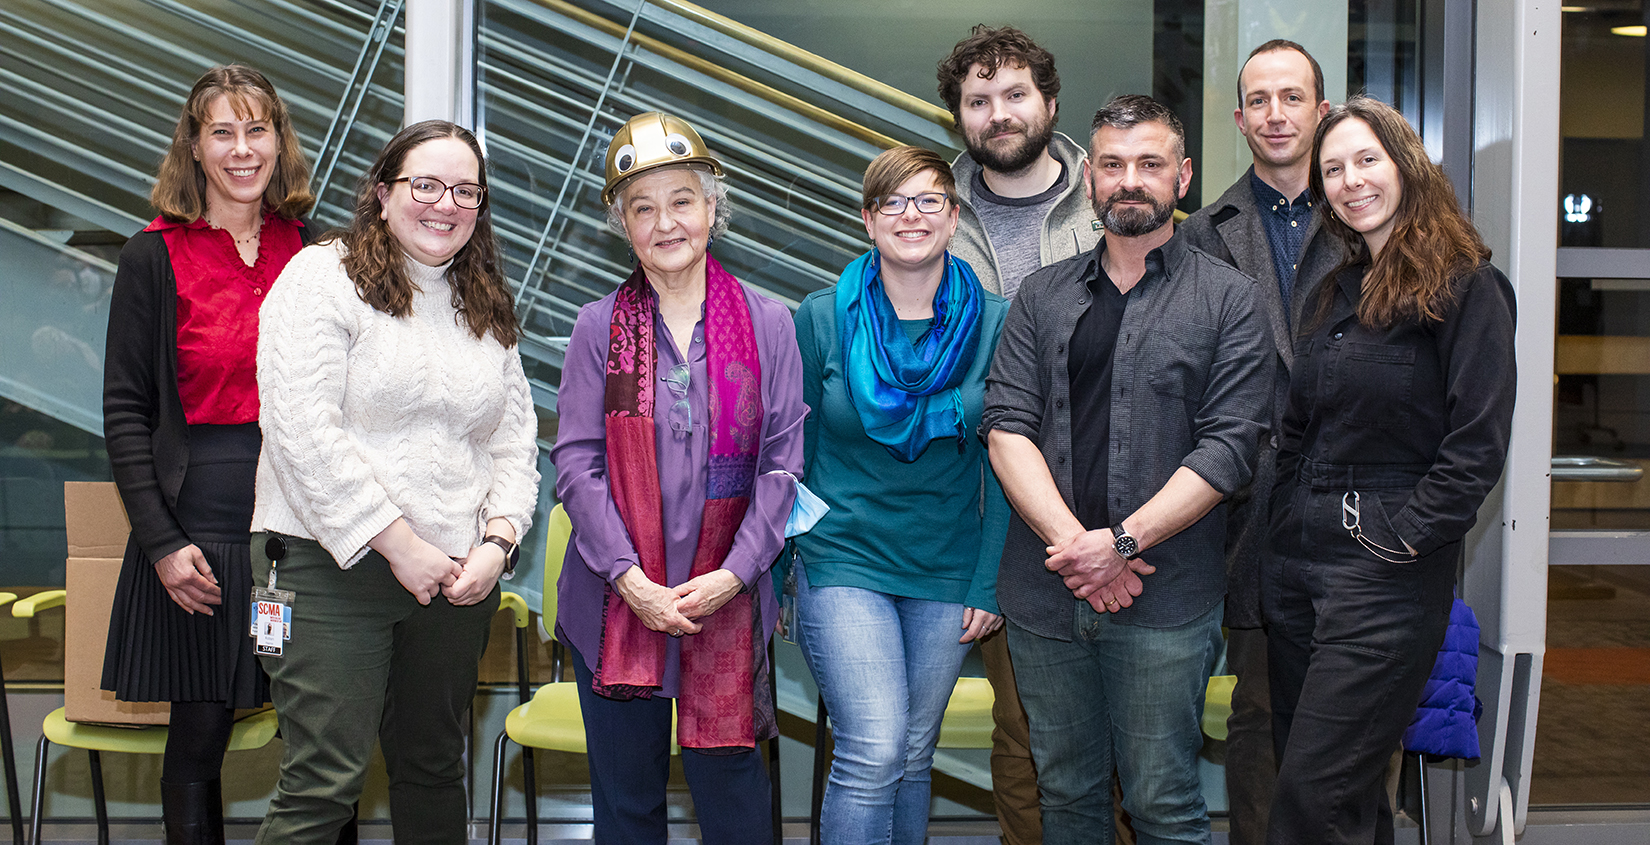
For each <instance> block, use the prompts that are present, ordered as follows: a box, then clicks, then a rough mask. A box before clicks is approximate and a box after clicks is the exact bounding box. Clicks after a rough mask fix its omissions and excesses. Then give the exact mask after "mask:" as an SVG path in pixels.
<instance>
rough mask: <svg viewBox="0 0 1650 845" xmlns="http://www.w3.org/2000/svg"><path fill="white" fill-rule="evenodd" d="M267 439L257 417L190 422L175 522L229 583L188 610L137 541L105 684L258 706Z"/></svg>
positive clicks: (263, 679) (265, 695) (264, 679)
mask: <svg viewBox="0 0 1650 845" xmlns="http://www.w3.org/2000/svg"><path fill="white" fill-rule="evenodd" d="M261 445H262V439H261V436H260V434H259V432H258V424H257V423H247V424H245V425H192V426H190V427H189V470H188V472H187V473H186V474H185V475H184V481H183V489H182V490H180V491H179V492H178V508H177V517H178V522H179V524H181V525H182V526H183V530H184V533H186V534H187V535H189V539H190V540H192V541H193V542H194V544H195V545H196V546H199V547H200V550H201V553H202V554H203V555H205V557H206V560H207V563H209V564H211V566H212V573H213V575H214V576H216V577H217V579H218V588H219V589H220V590H222V591H223V604H221V605H219V606H217V607H216V608H214V609H213V611H214V615H212V616H207V615H205V614H203V613H196V614H190V613H188V612H186V611H185V610H184V609H183V608H181V607H179V606H178V605H177V603H176V602H174V601H172V597H171V596H170V595H168V594H167V592H166V587H165V586H164V585H162V584H161V582H160V578H159V577H157V576H156V575H155V567H154V564H153V562H151V561H150V560H149V556H148V555H146V554H144V553H143V550H142V549H141V548H139V547H138V544H137V543H136V542H128V543H127V544H126V558H125V561H124V562H123V563H122V565H121V568H120V582H119V584H118V585H117V586H116V588H115V603H114V610H113V612H112V613H111V614H110V618H109V644H108V647H107V649H106V650H105V651H104V655H103V684H102V686H103V688H104V689H106V690H113V691H114V693H115V695H116V696H117V697H119V698H120V699H121V700H123V701H223V702H226V703H227V704H228V706H231V707H258V706H261V705H263V704H264V703H265V702H266V701H268V699H269V678H268V676H266V675H265V674H264V672H263V669H262V667H260V666H259V665H258V660H257V658H256V657H254V656H253V654H252V637H251V636H249V635H248V633H247V632H248V630H249V629H250V627H251V618H250V616H251V600H252V553H251V550H250V548H249V547H248V542H249V541H250V538H251V527H252V502H253V484H254V481H255V479H256V477H257V471H258V450H259V448H260V447H261Z"/></svg>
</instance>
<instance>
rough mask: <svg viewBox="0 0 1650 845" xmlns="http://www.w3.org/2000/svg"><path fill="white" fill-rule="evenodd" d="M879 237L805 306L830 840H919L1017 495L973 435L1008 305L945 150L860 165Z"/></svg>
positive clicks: (804, 609)
mask: <svg viewBox="0 0 1650 845" xmlns="http://www.w3.org/2000/svg"><path fill="white" fill-rule="evenodd" d="M860 214H861V216H862V217H863V218H864V220H865V231H866V233H867V234H868V235H870V237H871V240H872V242H873V243H874V244H875V248H874V249H872V250H871V251H870V252H868V253H866V254H865V255H862V256H860V257H859V258H858V259H856V260H855V261H854V262H853V263H851V264H849V265H848V267H847V269H845V270H843V271H842V276H841V278H840V279H838V280H837V284H836V287H834V288H831V289H827V290H822V291H818V292H816V293H814V294H813V295H811V296H809V297H808V298H807V299H805V300H803V302H802V306H801V307H800V308H799V309H797V312H796V329H797V331H796V334H797V344H798V346H800V348H801V351H802V375H803V398H804V399H805V400H806V401H807V403H808V407H809V408H811V409H812V413H810V414H809V416H808V420H807V423H806V424H805V426H804V459H805V461H806V465H807V471H806V473H805V475H806V477H807V479H808V486H809V488H810V489H812V490H813V491H814V492H815V493H817V494H818V495H819V496H820V498H822V499H824V500H825V502H826V504H828V505H830V511H829V512H828V513H827V514H825V516H824V517H823V518H822V519H821V520H820V521H819V522H818V524H816V525H815V526H814V527H813V529H812V530H811V531H809V532H808V533H806V534H804V535H802V536H800V537H798V538H797V548H798V550H799V552H800V560H799V565H798V566H797V573H796V574H797V628H798V633H799V643H800V645H801V646H802V651H803V654H804V655H805V656H806V657H807V659H808V666H809V668H810V669H811V670H812V671H813V675H814V679H815V680H816V681H817V682H818V683H819V689H820V694H821V695H822V696H823V697H824V700H825V706H826V708H827V709H828V710H829V711H830V714H831V723H832V725H833V727H834V730H835V735H836V759H835V762H834V763H833V764H832V766H831V777H830V781H829V784H828V785H827V787H826V790H825V807H824V812H823V818H822V829H823V831H822V832H823V834H824V841H825V842H827V843H851V845H866V844H867V843H872V844H873V845H874V844H875V843H911V844H912V845H916V843H921V842H922V841H923V839H924V837H925V836H926V833H927V828H928V803H929V800H928V798H929V784H930V779H931V778H930V770H931V768H932V766H933V758H934V744H935V741H936V740H937V739H938V737H939V731H940V718H941V716H943V715H944V714H945V705H946V702H947V701H948V700H949V699H950V696H951V688H952V687H953V686H954V685H955V684H956V680H957V675H958V673H959V672H960V671H961V668H962V660H963V656H964V655H965V654H966V653H967V652H968V649H969V648H970V647H971V645H972V643H973V642H974V641H975V640H977V639H979V638H980V637H983V636H985V635H986V634H989V633H991V632H992V631H994V630H996V629H997V628H998V627H999V626H1000V625H1001V624H1002V623H1001V620H1000V619H999V617H998V615H997V598H996V592H997V559H998V557H999V555H1000V554H1001V552H1002V548H1003V536H1004V534H1005V533H1006V531H1007V526H1008V504H1007V502H1006V501H1005V500H1004V499H1003V494H1002V490H1001V489H1000V488H999V487H998V486H997V479H996V476H994V475H993V474H992V472H991V463H990V461H989V460H988V459H987V458H986V454H985V447H984V444H983V443H981V441H980V439H979V438H978V437H976V436H975V427H976V426H978V425H979V421H980V411H981V408H982V407H983V405H984V399H985V377H986V374H987V372H989V371H990V369H991V355H992V353H993V351H995V349H996V347H997V337H998V334H999V333H1000V332H1001V330H1002V325H1003V317H1004V316H1005V315H1006V314H1007V313H1008V301H1007V300H1005V299H1003V298H1001V297H999V296H996V295H994V294H990V293H987V292H986V291H985V290H984V289H983V288H981V287H980V283H979V280H978V279H976V278H975V276H974V271H973V270H972V269H971V268H970V267H969V266H968V264H967V262H964V261H961V260H959V259H956V258H954V257H952V256H951V254H950V253H948V252H947V251H946V245H947V244H948V243H949V242H950V240H951V235H952V234H953V233H954V232H955V231H956V229H957V200H956V186H955V182H954V181H953V179H952V176H951V168H950V166H949V165H947V164H946V162H945V159H943V158H940V157H939V155H937V154H935V153H933V152H931V151H929V150H924V149H919V148H917V147H900V148H897V149H893V150H889V151H887V152H885V153H883V154H882V155H880V156H877V158H876V159H875V160H873V161H872V162H871V165H870V167H869V168H868V169H867V170H866V171H865V184H864V202H863V206H862V208H861V211H860Z"/></svg>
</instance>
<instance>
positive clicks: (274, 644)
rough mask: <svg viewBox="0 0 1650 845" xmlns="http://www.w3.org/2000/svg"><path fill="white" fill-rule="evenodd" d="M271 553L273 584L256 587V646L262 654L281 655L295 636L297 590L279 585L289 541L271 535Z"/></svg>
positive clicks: (253, 632) (266, 545) (266, 550)
mask: <svg viewBox="0 0 1650 845" xmlns="http://www.w3.org/2000/svg"><path fill="white" fill-rule="evenodd" d="M264 554H266V555H268V557H269V584H268V585H267V586H264V587H253V588H252V630H251V631H250V632H249V633H250V634H251V636H252V639H253V641H254V643H253V647H252V650H253V652H254V653H255V654H257V655H258V656H260V657H280V656H282V654H283V653H284V652H285V643H286V641H287V640H290V639H292V603H293V600H294V599H295V598H297V594H295V593H293V592H292V591H291V590H279V589H276V588H275V569H276V567H277V566H278V565H279V564H280V560H281V558H283V557H285V556H286V541H284V540H282V539H281V538H280V537H270V538H269V540H268V541H267V542H266V543H264Z"/></svg>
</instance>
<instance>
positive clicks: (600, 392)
mask: <svg viewBox="0 0 1650 845" xmlns="http://www.w3.org/2000/svg"><path fill="white" fill-rule="evenodd" d="M721 173H722V168H721V165H720V164H719V163H718V162H717V161H716V159H715V158H712V157H711V156H710V155H709V154H708V153H707V152H706V150H705V146H704V142H703V141H701V140H700V138H699V135H698V133H696V132H695V131H694V130H693V129H692V127H690V126H688V125H687V123H685V122H683V121H681V120H680V119H678V118H675V117H672V116H670V115H664V114H659V113H656V112H650V113H647V114H642V115H638V116H636V117H634V118H632V119H631V120H630V121H629V122H628V123H626V124H625V126H624V127H622V128H621V129H620V130H619V131H618V133H617V134H615V136H614V139H613V143H612V145H611V146H610V148H609V149H608V152H607V186H606V188H605V189H604V190H603V192H602V200H603V201H604V202H606V203H608V204H609V209H608V219H609V222H610V223H611V224H612V226H613V228H614V229H615V230H616V231H618V232H620V233H621V234H623V235H625V237H626V238H627V239H628V240H629V241H630V247H631V250H632V252H633V254H634V256H635V260H636V263H637V266H636V269H635V271H634V272H632V273H631V274H630V277H629V278H628V279H626V280H625V281H624V283H623V284H621V285H620V286H619V289H618V290H617V291H615V292H613V293H612V294H609V295H608V296H606V297H604V298H602V299H601V300H599V301H597V302H594V303H591V304H590V305H587V306H585V307H584V309H583V310H581V311H580V312H579V318H578V322H577V323H576V324H575V326H574V328H573V335H572V339H571V341H570V342H569V345H568V349H567V355H566V360H565V363H564V364H563V366H562V382H561V389H560V393H559V394H558V398H557V405H558V412H559V415H560V418H561V419H560V429H559V432H558V436H557V439H556V447H555V450H554V451H553V452H552V453H551V455H552V458H553V460H554V461H555V464H556V470H557V479H556V495H557V497H558V498H559V499H561V501H562V503H563V504H564V505H565V506H566V508H567V514H568V516H569V517H570V518H571V520H572V524H573V536H572V540H571V542H569V544H568V548H567V559H566V562H565V563H564V565H563V569H562V575H561V581H560V584H559V585H558V596H559V598H558V602H559V603H558V608H559V615H558V617H557V620H556V629H557V635H558V637H559V638H560V639H561V640H562V641H563V642H564V643H566V644H567V645H568V646H570V648H571V650H572V652H573V661H572V662H573V670H574V675H575V678H576V679H577V682H578V684H579V704H580V706H581V708H582V709H583V713H584V725H585V739H586V743H587V745H588V749H589V753H588V760H589V763H590V784H591V797H592V804H593V805H594V811H595V834H596V841H598V842H626V843H631V842H637V843H663V842H664V841H665V838H666V817H665V802H664V791H665V782H666V779H667V777H668V775H669V765H668V762H669V753H670V742H671V736H670V727H671V720H672V700H674V703H675V710H676V717H675V718H676V724H677V740H678V742H679V744H680V745H681V747H682V760H683V769H684V771H685V773H686V775H687V780H688V786H689V788H690V790H691V791H692V793H693V801H694V804H695V807H696V809H697V811H698V817H699V826H700V830H701V832H702V834H703V836H704V838H705V841H707V842H718V843H765V842H768V841H770V840H771V839H772V822H771V813H770V806H769V801H768V775H767V771H766V769H765V768H764V767H763V763H762V761H761V759H760V757H759V755H758V754H757V753H756V743H758V742H760V741H761V740H763V739H767V738H769V737H771V736H773V735H774V734H775V733H776V722H775V719H774V710H773V691H772V690H771V689H769V687H768V682H767V677H768V673H767V665H766V654H767V651H766V645H767V638H768V636H769V635H770V634H771V632H772V631H773V629H774V621H775V619H776V617H777V610H778V608H777V605H776V604H775V601H774V597H773V590H772V587H771V585H770V583H769V578H768V577H767V572H768V567H769V566H770V565H772V563H773V561H774V559H775V558H776V557H777V556H778V554H779V550H780V547H781V546H782V544H783V542H784V538H783V533H784V527H785V519H786V517H787V516H788V515H789V514H790V510H791V503H792V501H793V499H794V498H795V494H796V479H797V476H799V475H800V474H801V472H802V420H803V417H804V416H806V414H807V407H806V406H805V405H804V404H803V402H802V361H801V357H800V355H799V353H798V352H797V347H796V335H795V329H794V328H793V324H792V321H791V316H790V312H789V311H788V310H787V309H786V308H785V306H783V305H781V304H780V303H778V302H775V301H773V300H771V299H768V298H766V297H763V296H760V295H758V294H756V293H754V292H753V291H751V290H750V289H748V288H746V287H745V286H744V285H743V284H741V283H740V282H739V281H738V280H737V279H735V278H734V277H733V276H732V275H731V274H729V273H728V272H727V271H726V270H724V269H723V268H722V266H721V265H720V264H719V263H717V261H716V259H714V258H712V257H710V255H709V247H710V244H711V241H712V240H713V239H714V238H715V236H717V235H720V234H721V233H722V232H723V231H725V230H726V228H727V220H728V203H727V189H726V187H725V186H724V185H723V183H722V181H721V179H720V176H721Z"/></svg>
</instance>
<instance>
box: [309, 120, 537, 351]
mask: <svg viewBox="0 0 1650 845" xmlns="http://www.w3.org/2000/svg"><path fill="white" fill-rule="evenodd" d="M442 138H457V139H458V140H460V141H463V142H464V144H465V146H468V147H469V148H470V151H471V152H473V153H475V156H476V171H477V173H478V174H480V175H479V176H477V177H476V178H477V181H478V182H479V183H480V184H481V187H482V188H483V189H485V188H486V187H487V160H486V158H485V157H484V156H483V155H482V153H481V144H479V143H477V142H476V136H475V135H474V134H472V133H471V132H470V130H468V129H465V128H464V127H462V126H459V125H458V124H456V123H449V122H447V121H445V120H426V121H423V122H422V123H415V124H413V125H411V126H409V127H407V128H406V129H403V130H401V131H400V132H398V133H396V135H395V137H394V138H391V139H390V142H389V143H388V144H385V145H384V150H383V152H380V153H379V154H378V160H377V161H375V162H373V163H372V168H371V169H370V170H368V171H367V173H366V175H365V176H362V177H361V182H360V184H359V185H358V186H357V187H356V189H355V219H354V220H352V221H351V222H350V225H349V227H348V228H345V229H340V230H337V231H334V232H329V233H327V235H326V237H324V238H323V239H322V242H323V243H325V242H328V241H332V240H334V239H336V240H339V241H342V242H343V244H344V247H345V249H346V252H345V255H344V272H346V273H348V274H349V278H350V281H352V282H354V283H355V292H356V294H357V295H359V296H360V297H361V301H362V302H365V303H367V304H368V305H371V306H372V307H373V308H375V309H377V310H379V311H383V312H384V313H386V314H389V315H391V316H393V317H405V316H407V315H408V314H411V313H412V297H413V283H412V280H411V279H409V278H407V269H406V265H405V264H404V262H405V261H406V260H407V257H406V253H405V252H403V251H402V249H401V244H400V242H399V241H397V240H396V239H395V235H393V234H391V233H390V230H389V226H388V224H386V223H385V222H384V221H383V220H382V219H381V217H380V215H381V214H382V213H383V211H384V204H383V202H381V201H380V200H379V199H378V188H379V186H380V185H388V184H390V183H391V182H394V181H395V180H396V179H397V178H399V177H401V176H403V175H405V174H403V173H402V172H401V167H402V165H404V164H405V163H406V161H407V155H408V154H409V153H411V152H412V151H413V150H414V149H415V148H417V147H418V146H420V145H422V144H424V143H427V142H429V141H436V140H440V139H442ZM447 283H448V284H449V285H451V286H452V289H453V299H452V303H453V308H454V309H455V310H456V311H458V315H459V317H460V318H461V319H462V320H464V324H465V326H467V327H469V329H470V332H471V334H474V335H475V336H476V337H477V338H481V337H485V336H486V335H487V334H488V333H489V332H491V333H492V335H493V338H494V339H495V340H497V341H498V342H499V343H500V344H502V345H504V346H505V347H506V348H509V347H511V346H514V345H515V344H516V338H517V336H518V335H519V334H520V332H521V326H520V323H519V322H518V321H517V320H516V312H515V309H514V307H513V304H512V302H511V298H510V290H509V288H508V287H507V286H506V285H505V283H504V270H503V269H502V267H501V265H500V258H499V248H498V238H497V236H496V235H495V234H494V233H493V211H492V203H491V198H490V197H489V196H488V195H487V194H483V196H482V201H481V208H480V209H479V210H478V211H477V212H476V227H475V231H473V232H471V233H470V240H469V242H468V243H466V244H465V245H464V247H463V248H462V249H460V250H459V251H458V254H457V255H454V256H453V259H452V264H451V265H449V266H448V267H447Z"/></svg>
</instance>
